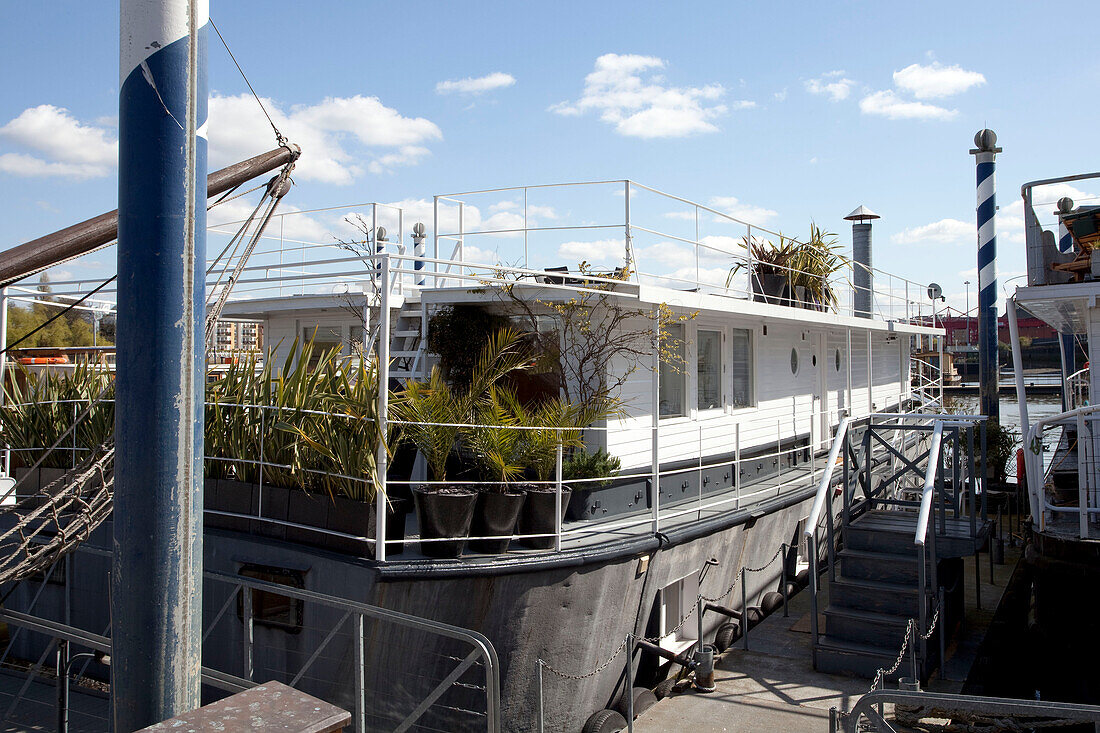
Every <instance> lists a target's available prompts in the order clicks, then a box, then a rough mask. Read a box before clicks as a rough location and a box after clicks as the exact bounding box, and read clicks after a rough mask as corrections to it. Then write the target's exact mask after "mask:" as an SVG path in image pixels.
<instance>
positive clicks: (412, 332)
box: [393, 328, 420, 338]
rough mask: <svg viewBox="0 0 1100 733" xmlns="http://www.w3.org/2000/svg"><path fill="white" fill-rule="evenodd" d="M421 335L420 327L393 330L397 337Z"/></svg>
mask: <svg viewBox="0 0 1100 733" xmlns="http://www.w3.org/2000/svg"><path fill="white" fill-rule="evenodd" d="M419 335H420V329H419V328H410V329H408V330H405V329H398V330H396V331H394V332H393V336H394V337H396V338H412V337H414V336H419Z"/></svg>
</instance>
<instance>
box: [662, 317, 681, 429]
mask: <svg viewBox="0 0 1100 733" xmlns="http://www.w3.org/2000/svg"><path fill="white" fill-rule="evenodd" d="M685 346H686V344H685V343H684V324H682V323H676V324H673V325H671V326H668V338H667V340H666V341H665V343H664V344H663V345H662V353H661V371H660V374H659V375H658V380H657V381H658V392H659V397H660V416H661V417H682V416H683V415H684V414H685V413H684V396H685V393H686V392H687V386H686V385H687V374H686V373H685V372H684V362H685V358H684V349H685Z"/></svg>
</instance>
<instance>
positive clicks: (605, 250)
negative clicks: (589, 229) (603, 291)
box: [558, 239, 626, 264]
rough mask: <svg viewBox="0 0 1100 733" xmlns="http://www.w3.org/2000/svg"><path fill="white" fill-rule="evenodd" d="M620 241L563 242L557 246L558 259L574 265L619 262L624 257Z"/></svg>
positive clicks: (621, 241)
mask: <svg viewBox="0 0 1100 733" xmlns="http://www.w3.org/2000/svg"><path fill="white" fill-rule="evenodd" d="M625 252H626V250H625V248H624V247H623V240H621V239H599V240H596V241H594V242H563V243H562V244H560V245H558V257H562V258H564V259H567V260H571V261H573V262H575V263H578V264H579V263H581V262H588V263H590V264H608V263H610V262H620V261H622V259H623V257H624V256H625Z"/></svg>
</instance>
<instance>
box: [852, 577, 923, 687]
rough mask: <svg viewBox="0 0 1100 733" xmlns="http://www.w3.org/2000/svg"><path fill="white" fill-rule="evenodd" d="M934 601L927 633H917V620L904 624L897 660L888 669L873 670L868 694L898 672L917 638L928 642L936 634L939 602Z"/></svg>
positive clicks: (910, 620) (912, 619) (913, 619)
mask: <svg viewBox="0 0 1100 733" xmlns="http://www.w3.org/2000/svg"><path fill="white" fill-rule="evenodd" d="M933 601H935V609H936V610H935V611H934V612H933V613H932V623H930V624H929V625H928V631H927V632H925V633H923V634H922V633H921V632H919V631H917V620H916V619H915V618H911V619H909V621H908V623H906V624H905V638H904V639H902V640H901V649H900V650H899V651H898V658H897V659H895V660H894V664H893V665H892V666H891V667H890V668H889V669H883V668H882V667H879V668H878V669H877V670H875V678H874V680H872V681H871V689H870V690H868V692H874V691H875V690H881V689H882V683H883V682H884V681H885V679H886V678H887V677H888V676H890V675H892V674H893V673H894V672H897V671H898V667H900V666H901V663H902V660H904V659H905V652H906V651H908V650H909V644H911V643H912V644H915V643H916V642H917V638H918V637H919V638H920V639H921V640H923V641H928V640H929V639H931V638H932V634H934V633H936V625H937V624H938V623H939V620H940V604H939V600H938V599H936V598H935V597H933Z"/></svg>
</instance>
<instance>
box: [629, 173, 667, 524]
mask: <svg viewBox="0 0 1100 733" xmlns="http://www.w3.org/2000/svg"><path fill="white" fill-rule="evenodd" d="M626 195H627V201H628V202H629V200H630V184H629V183H628V184H627V187H626ZM627 212H628V215H629V209H627ZM628 221H629V218H628ZM627 230H628V231H629V224H628V226H627ZM628 237H629V235H628ZM627 241H628V242H629V239H628V240H627ZM653 340H654V344H655V348H654V349H653V381H652V384H651V385H650V388H651V391H652V397H653V418H652V419H653V428H652V430H653V435H652V436H651V440H650V452H651V453H652V455H651V466H650V471H651V473H652V475H653V479H652V483H653V485H652V487H651V492H652V494H651V496H650V501H651V502H652V504H653V532H654V534H656V533H657V532H660V531H661V439H660V438H661V435H660V433H661V314H660V312H659V311H656V312H654V314H653Z"/></svg>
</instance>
